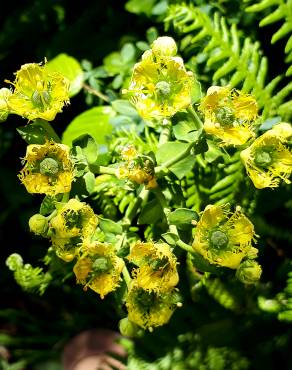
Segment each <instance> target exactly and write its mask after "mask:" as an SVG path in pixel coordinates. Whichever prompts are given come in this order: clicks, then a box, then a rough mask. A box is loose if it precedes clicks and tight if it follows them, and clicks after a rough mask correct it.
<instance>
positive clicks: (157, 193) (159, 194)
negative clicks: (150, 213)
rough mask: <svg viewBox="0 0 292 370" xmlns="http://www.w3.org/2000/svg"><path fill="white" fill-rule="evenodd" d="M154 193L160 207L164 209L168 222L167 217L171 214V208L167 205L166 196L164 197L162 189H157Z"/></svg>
mask: <svg viewBox="0 0 292 370" xmlns="http://www.w3.org/2000/svg"><path fill="white" fill-rule="evenodd" d="M152 192H153V193H154V194H155V196H156V198H157V200H158V202H159V203H160V205H161V207H162V209H163V212H164V214H165V217H166V220H167V217H168V215H169V213H170V208H169V207H168V205H167V201H166V199H165V196H164V194H163V192H162V191H161V189H160V188H155V189H153V190H152Z"/></svg>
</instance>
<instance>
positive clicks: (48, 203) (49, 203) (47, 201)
mask: <svg viewBox="0 0 292 370" xmlns="http://www.w3.org/2000/svg"><path fill="white" fill-rule="evenodd" d="M61 197H62V196H51V195H46V196H45V197H44V199H43V201H42V203H41V206H40V214H41V215H43V216H47V215H49V214H50V213H52V212H53V211H54V210H55V204H56V202H59V201H60V200H61Z"/></svg>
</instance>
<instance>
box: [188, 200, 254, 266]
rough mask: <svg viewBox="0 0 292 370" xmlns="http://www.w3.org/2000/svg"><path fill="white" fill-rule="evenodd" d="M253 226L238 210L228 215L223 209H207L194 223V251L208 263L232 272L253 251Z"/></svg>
mask: <svg viewBox="0 0 292 370" xmlns="http://www.w3.org/2000/svg"><path fill="white" fill-rule="evenodd" d="M254 237H255V232H254V227H253V224H252V223H251V222H250V221H249V219H248V218H247V217H246V216H244V214H243V213H242V212H241V210H240V207H238V208H237V209H236V211H235V213H233V214H230V213H229V212H228V211H227V210H226V208H225V207H224V206H216V205H209V206H207V207H206V208H205V210H204V211H203V214H202V216H201V219H200V221H199V222H198V223H197V227H196V233H195V239H194V242H193V248H194V250H195V251H196V252H197V253H199V254H200V255H202V256H203V257H204V259H206V260H207V261H208V262H209V263H211V264H215V265H218V266H224V267H229V268H231V269H236V268H237V267H238V266H239V264H240V262H241V261H242V259H243V258H244V257H245V256H247V255H248V253H249V252H250V251H251V250H253V252H254V248H253V247H252V245H251V243H252V241H253V239H254Z"/></svg>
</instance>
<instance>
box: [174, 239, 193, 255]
mask: <svg viewBox="0 0 292 370" xmlns="http://www.w3.org/2000/svg"><path fill="white" fill-rule="evenodd" d="M176 245H178V246H179V247H180V248H182V249H184V250H185V251H187V252H189V253H194V250H193V248H192V247H191V246H190V245H189V244H187V243H185V242H183V241H182V240H181V239H179V240H178V241H177V242H176Z"/></svg>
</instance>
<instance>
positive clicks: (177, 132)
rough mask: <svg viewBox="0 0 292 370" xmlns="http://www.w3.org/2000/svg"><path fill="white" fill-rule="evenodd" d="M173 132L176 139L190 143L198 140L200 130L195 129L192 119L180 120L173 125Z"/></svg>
mask: <svg viewBox="0 0 292 370" xmlns="http://www.w3.org/2000/svg"><path fill="white" fill-rule="evenodd" d="M173 134H174V136H175V138H176V139H177V140H183V141H187V142H188V143H191V142H194V141H196V140H198V138H199V135H200V134H201V132H200V131H198V130H197V128H196V126H195V124H194V122H193V121H181V122H179V123H178V124H177V125H175V126H174V127H173Z"/></svg>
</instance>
